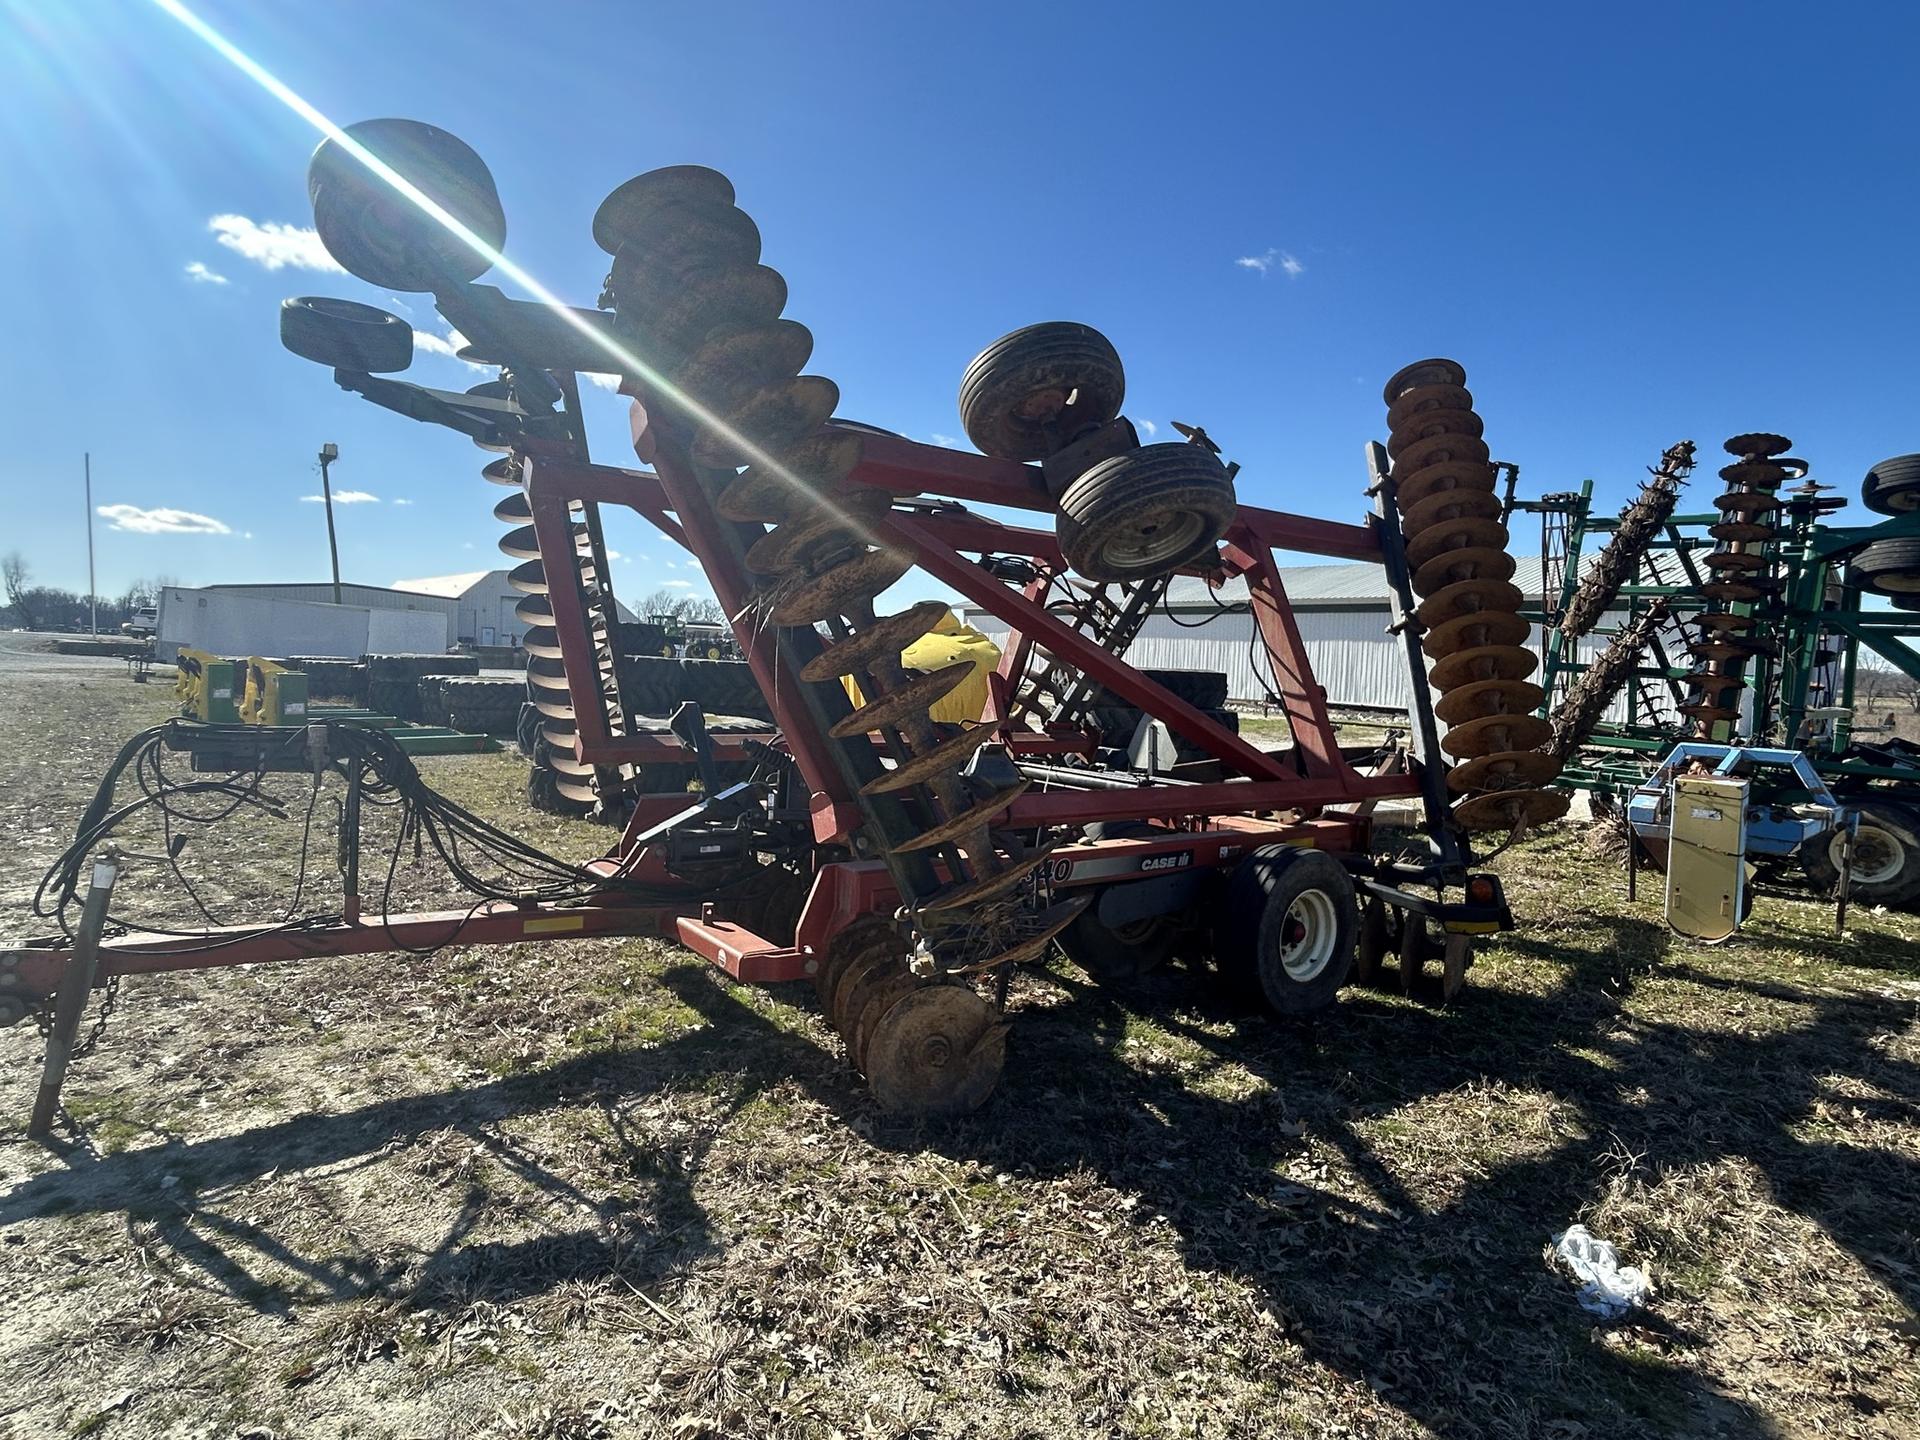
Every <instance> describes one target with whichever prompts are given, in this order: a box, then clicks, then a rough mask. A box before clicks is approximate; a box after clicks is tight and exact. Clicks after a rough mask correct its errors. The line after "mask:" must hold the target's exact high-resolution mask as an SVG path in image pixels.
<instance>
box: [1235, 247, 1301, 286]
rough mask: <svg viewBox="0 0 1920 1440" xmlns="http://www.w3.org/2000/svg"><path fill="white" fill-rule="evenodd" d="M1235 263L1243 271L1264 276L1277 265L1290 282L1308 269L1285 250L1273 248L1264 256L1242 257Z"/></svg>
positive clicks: (1269, 248)
mask: <svg viewBox="0 0 1920 1440" xmlns="http://www.w3.org/2000/svg"><path fill="white" fill-rule="evenodd" d="M1233 263H1234V264H1236V265H1238V266H1239V267H1240V268H1241V269H1243V270H1256V271H1258V272H1259V273H1260V274H1262V275H1265V274H1266V273H1267V272H1268V271H1269V270H1271V269H1273V268H1274V267H1275V266H1276V265H1277V266H1279V267H1280V271H1281V273H1282V274H1284V275H1285V276H1286V277H1287V278H1288V279H1289V280H1291V279H1294V278H1295V277H1297V276H1298V275H1299V274H1300V273H1301V272H1302V271H1304V270H1305V269H1306V268H1307V267H1306V266H1304V265H1302V264H1301V263H1300V262H1299V261H1298V260H1296V259H1295V258H1294V257H1293V256H1292V255H1290V254H1288V253H1287V252H1286V251H1285V250H1276V249H1274V248H1273V247H1271V246H1269V247H1268V248H1267V250H1266V252H1265V253H1264V254H1260V255H1242V256H1241V257H1240V258H1239V259H1238V260H1236V261H1234V262H1233Z"/></svg>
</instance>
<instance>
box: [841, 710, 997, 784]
mask: <svg viewBox="0 0 1920 1440" xmlns="http://www.w3.org/2000/svg"><path fill="white" fill-rule="evenodd" d="M992 738H993V726H991V725H975V726H972V727H971V728H969V729H966V730H962V731H960V732H959V733H958V734H955V735H949V736H948V737H947V738H946V739H944V740H942V741H941V742H940V743H939V744H938V745H935V746H934V747H933V748H932V749H930V750H925V751H922V752H921V753H920V754H918V755H915V756H913V757H911V758H910V759H907V760H902V761H901V762H900V763H899V764H898V765H896V766H894V767H893V769H891V770H889V771H887V773H886V774H884V775H880V776H877V777H875V778H874V779H872V780H869V781H868V782H867V783H866V784H864V785H862V786H861V787H860V793H861V794H862V795H888V794H891V793H892V792H893V791H895V790H904V789H906V788H907V787H908V786H909V785H924V784H926V782H927V781H929V780H931V779H933V778H934V777H935V776H936V775H945V774H947V773H948V772H950V771H951V772H955V773H957V772H958V771H959V769H960V767H961V766H963V765H965V764H966V763H967V761H968V760H970V759H972V758H973V752H974V751H976V750H978V749H979V748H980V747H981V746H982V745H984V744H986V743H987V741H989V740H991V739H992Z"/></svg>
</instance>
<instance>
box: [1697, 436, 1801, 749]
mask: <svg viewBox="0 0 1920 1440" xmlns="http://www.w3.org/2000/svg"><path fill="white" fill-rule="evenodd" d="M1790 443H1791V442H1790V441H1788V440H1787V438H1786V437H1785V436H1784V435H1768V434H1748V435H1735V436H1734V437H1733V438H1732V439H1730V440H1728V441H1727V442H1726V446H1725V449H1726V452H1727V453H1728V454H1729V455H1731V456H1733V457H1734V460H1733V463H1732V464H1730V465H1725V466H1722V467H1721V470H1720V478H1721V479H1722V480H1724V481H1726V482H1727V488H1726V489H1725V491H1723V492H1722V493H1721V494H1720V495H1719V496H1718V497H1717V498H1716V499H1715V500H1714V502H1713V503H1714V507H1715V508H1716V509H1718V510H1719V512H1720V520H1719V522H1718V523H1717V524H1714V525H1712V526H1710V527H1708V530H1707V533H1708V534H1709V535H1711V536H1712V537H1713V538H1714V539H1715V540H1716V541H1718V542H1719V544H1718V545H1717V546H1716V547H1715V548H1714V549H1713V550H1712V551H1711V552H1709V553H1708V555H1707V557H1706V559H1705V561H1704V562H1703V563H1704V564H1705V566H1706V568H1707V569H1708V570H1710V571H1711V572H1712V574H1713V578H1712V579H1711V580H1709V581H1708V582H1707V583H1706V584H1704V585H1702V586H1701V587H1700V593H1701V594H1702V595H1704V596H1705V597H1706V599H1707V600H1708V601H1709V602H1710V603H1709V605H1708V607H1707V608H1706V609H1705V610H1703V611H1701V612H1700V614H1698V615H1696V616H1694V617H1693V618H1692V619H1691V620H1690V621H1689V622H1688V624H1689V626H1690V627H1698V633H1697V634H1696V635H1695V636H1694V638H1693V639H1692V640H1690V641H1689V642H1688V645H1687V649H1688V651H1689V653H1691V654H1692V656H1693V662H1694V667H1693V671H1692V673H1691V674H1690V675H1688V677H1687V684H1688V685H1689V686H1690V687H1691V692H1690V694H1689V695H1688V697H1687V701H1686V703H1685V704H1684V705H1682V706H1681V707H1680V713H1681V714H1682V715H1685V716H1686V717H1687V718H1688V719H1690V720H1691V721H1692V722H1693V733H1694V734H1695V736H1697V737H1698V738H1700V739H1703V740H1708V739H1712V738H1713V734H1714V730H1715V728H1716V727H1718V726H1721V725H1725V724H1729V723H1731V722H1732V721H1734V720H1736V719H1738V718H1739V715H1740V706H1739V694H1740V692H1741V691H1742V690H1744V689H1745V688H1746V685H1747V681H1746V665H1747V661H1748V660H1750V659H1752V658H1753V657H1754V656H1755V655H1760V654H1764V653H1765V652H1766V649H1767V645H1768V641H1767V640H1766V639H1765V638H1764V637H1763V636H1761V635H1758V634H1756V633H1754V631H1755V624H1756V622H1755V619H1754V616H1753V614H1752V613H1751V611H1752V607H1753V606H1754V605H1756V604H1762V603H1764V602H1765V601H1767V600H1768V599H1770V598H1772V597H1773V596H1774V595H1776V594H1778V593H1779V591H1780V588H1781V583H1782V582H1781V581H1780V579H1779V578H1778V577H1777V576H1775V575H1774V574H1773V573H1772V572H1773V568H1774V567H1773V559H1772V556H1771V554H1770V552H1769V550H1768V548H1767V547H1768V546H1769V545H1770V544H1772V542H1773V540H1774V539H1775V537H1776V536H1777V534H1778V524H1777V517H1778V515H1779V512H1780V511H1781V510H1782V509H1783V508H1784V502H1783V501H1782V500H1781V499H1780V498H1779V496H1778V494H1777V493H1776V492H1777V491H1778V490H1779V489H1780V486H1781V483H1782V482H1783V481H1785V480H1787V479H1790V478H1792V477H1793V476H1795V475H1804V474H1805V473H1806V468H1807V467H1806V465H1805V464H1804V463H1803V462H1801V461H1798V460H1781V459H1778V458H1776V457H1778V456H1780V455H1783V454H1785V453H1786V450H1787V448H1788V446H1789V444H1790ZM1736 607H1744V608H1736Z"/></svg>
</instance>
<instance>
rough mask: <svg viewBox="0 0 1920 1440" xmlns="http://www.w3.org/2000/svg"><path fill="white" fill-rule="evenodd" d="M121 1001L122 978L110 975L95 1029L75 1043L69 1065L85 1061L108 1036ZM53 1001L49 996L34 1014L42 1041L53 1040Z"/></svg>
mask: <svg viewBox="0 0 1920 1440" xmlns="http://www.w3.org/2000/svg"><path fill="white" fill-rule="evenodd" d="M119 999H120V977H119V976H118V975H109V976H108V977H107V983H106V993H105V994H104V995H102V996H101V997H100V1011H99V1013H98V1014H96V1015H95V1016H94V1017H93V1028H91V1029H90V1030H88V1031H87V1033H86V1035H85V1037H84V1038H82V1039H80V1040H77V1041H75V1042H74V1046H73V1053H72V1054H71V1055H69V1056H68V1057H67V1063H68V1064H72V1063H73V1062H74V1061H76V1060H84V1059H86V1058H87V1056H89V1055H91V1054H92V1053H93V1047H94V1046H96V1045H98V1044H99V1043H100V1037H101V1036H102V1035H104V1034H106V1031H107V1021H108V1020H109V1019H111V1018H112V1017H113V1007H114V1006H115V1005H116V1004H117V1003H118V1002H119ZM53 1009H54V1007H53V1000H52V997H51V996H49V997H48V999H47V1003H46V1004H44V1005H42V1006H40V1007H39V1008H38V1009H36V1010H35V1011H34V1012H33V1023H34V1025H35V1026H36V1027H37V1028H38V1029H39V1031H40V1038H41V1039H42V1040H51V1039H53Z"/></svg>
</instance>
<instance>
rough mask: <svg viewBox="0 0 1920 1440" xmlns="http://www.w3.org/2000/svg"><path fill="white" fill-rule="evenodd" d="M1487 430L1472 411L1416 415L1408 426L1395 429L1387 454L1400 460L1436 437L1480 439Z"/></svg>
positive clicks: (1388, 438)
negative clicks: (1421, 443) (1459, 436)
mask: <svg viewBox="0 0 1920 1440" xmlns="http://www.w3.org/2000/svg"><path fill="white" fill-rule="evenodd" d="M1485 428H1486V427H1485V426H1484V425H1483V424H1482V423H1481V420H1480V417H1479V416H1478V415H1476V414H1474V413H1473V411H1471V410H1428V411H1425V412H1424V413H1422V414H1419V415H1415V416H1414V417H1412V418H1411V419H1410V420H1408V421H1407V423H1406V424H1404V425H1400V426H1397V427H1395V429H1394V431H1393V433H1392V434H1390V435H1389V436H1388V437H1387V454H1388V455H1390V456H1393V457H1394V458H1395V459H1396V460H1398V458H1399V457H1400V455H1401V454H1402V453H1404V452H1405V451H1407V450H1410V449H1412V448H1413V446H1414V444H1415V443H1417V442H1418V441H1421V440H1425V439H1428V438H1429V437H1431V436H1434V435H1465V436H1467V437H1469V438H1471V439H1478V438H1479V437H1480V435H1481V434H1482V433H1484V431H1485Z"/></svg>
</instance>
